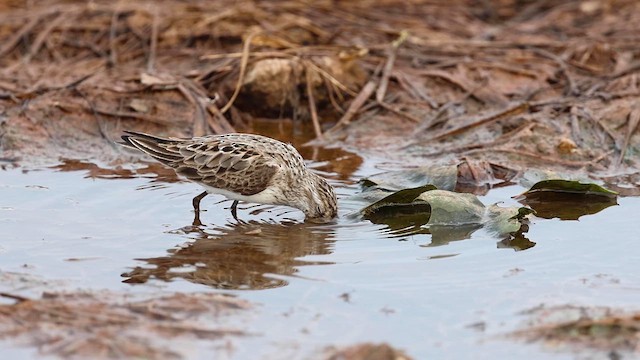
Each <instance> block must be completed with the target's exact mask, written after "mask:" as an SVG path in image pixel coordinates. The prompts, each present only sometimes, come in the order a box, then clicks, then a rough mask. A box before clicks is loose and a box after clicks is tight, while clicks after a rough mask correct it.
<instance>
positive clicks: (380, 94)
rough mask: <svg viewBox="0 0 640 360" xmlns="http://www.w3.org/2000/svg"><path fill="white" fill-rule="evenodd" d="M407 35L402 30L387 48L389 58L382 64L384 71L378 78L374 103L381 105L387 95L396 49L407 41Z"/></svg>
mask: <svg viewBox="0 0 640 360" xmlns="http://www.w3.org/2000/svg"><path fill="white" fill-rule="evenodd" d="M408 36H409V33H408V32H407V31H406V30H403V31H402V32H401V33H400V36H399V37H398V38H397V39H396V40H395V41H394V42H393V43H392V44H391V46H390V48H389V56H388V57H387V61H386V63H385V64H384V70H383V71H382V78H380V85H379V86H378V90H376V101H377V102H379V103H381V102H383V101H384V96H385V95H386V94H387V87H389V77H390V76H391V70H393V65H394V63H395V61H396V56H397V54H398V48H399V47H400V45H402V43H403V42H404V41H405V40H406V39H407V37H408Z"/></svg>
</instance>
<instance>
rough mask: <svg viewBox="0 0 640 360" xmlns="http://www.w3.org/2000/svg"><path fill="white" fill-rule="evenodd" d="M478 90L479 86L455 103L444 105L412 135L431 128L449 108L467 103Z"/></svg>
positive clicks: (450, 102)
mask: <svg viewBox="0 0 640 360" xmlns="http://www.w3.org/2000/svg"><path fill="white" fill-rule="evenodd" d="M479 88H480V85H478V86H477V87H476V88H474V89H472V90H470V91H467V92H466V93H465V94H464V96H463V97H462V99H460V100H456V101H449V102H447V103H446V104H444V105H442V106H441V107H440V108H439V109H438V111H436V113H435V114H434V115H433V116H431V117H430V118H429V119H427V120H425V121H423V122H422V124H421V125H420V126H418V127H417V128H416V129H415V130H414V131H413V134H412V135H417V134H418V133H420V132H422V131H425V130H428V129H429V128H431V127H432V126H434V125H435V121H436V120H438V118H440V116H442V114H444V112H445V111H447V110H448V109H449V108H450V107H452V106H454V105H456V104H460V103H462V102H464V101H467V100H468V99H469V98H470V97H471V96H473V93H474V92H475V91H476V90H477V89H479Z"/></svg>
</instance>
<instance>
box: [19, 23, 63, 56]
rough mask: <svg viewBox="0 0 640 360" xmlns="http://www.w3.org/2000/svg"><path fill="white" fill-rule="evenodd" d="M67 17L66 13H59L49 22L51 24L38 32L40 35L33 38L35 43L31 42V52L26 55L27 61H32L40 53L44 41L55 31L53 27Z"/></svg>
mask: <svg viewBox="0 0 640 360" xmlns="http://www.w3.org/2000/svg"><path fill="white" fill-rule="evenodd" d="M65 19H66V16H65V14H58V16H56V18H55V19H53V20H52V21H51V22H49V24H48V25H47V26H46V27H45V28H44V30H42V31H41V32H40V33H39V34H38V36H36V38H35V40H33V44H31V47H30V48H29V53H28V54H27V56H26V61H27V62H28V61H30V60H31V58H32V57H33V56H34V55H35V54H37V53H38V51H39V50H40V47H41V46H42V44H43V43H44V41H45V40H46V39H47V37H48V36H49V34H50V33H51V31H53V29H54V28H55V27H56V26H58V25H59V24H60V23H61V22H62V21H63V20H65Z"/></svg>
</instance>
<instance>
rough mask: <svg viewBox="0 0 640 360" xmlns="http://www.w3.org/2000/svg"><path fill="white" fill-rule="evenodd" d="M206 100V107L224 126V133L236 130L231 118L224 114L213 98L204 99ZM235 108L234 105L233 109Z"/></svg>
mask: <svg viewBox="0 0 640 360" xmlns="http://www.w3.org/2000/svg"><path fill="white" fill-rule="evenodd" d="M203 100H204V99H203ZM204 101H206V102H205V107H206V109H207V110H209V113H211V115H213V116H215V118H216V119H218V121H219V122H220V126H222V133H231V132H235V131H236V129H235V128H234V127H233V125H231V123H230V122H229V120H227V118H226V117H225V116H224V114H223V113H222V111H220V109H219V108H218V107H217V106H216V105H215V104H214V103H213V101H212V100H204ZM233 109H235V108H233V107H232V108H231V110H233ZM211 121H213V119H211Z"/></svg>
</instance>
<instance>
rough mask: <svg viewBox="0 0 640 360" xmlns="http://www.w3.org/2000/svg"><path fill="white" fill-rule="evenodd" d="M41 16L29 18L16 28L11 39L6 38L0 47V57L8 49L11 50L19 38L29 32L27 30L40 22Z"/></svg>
mask: <svg viewBox="0 0 640 360" xmlns="http://www.w3.org/2000/svg"><path fill="white" fill-rule="evenodd" d="M43 17H44V15H40V16H36V17H34V18H33V19H31V21H29V22H28V23H27V24H25V25H24V26H23V27H22V28H21V29H20V30H18V32H17V33H15V35H13V37H11V39H9V40H7V42H5V44H4V46H3V47H2V48H0V57H3V56H4V55H6V54H7V53H8V52H9V51H11V50H13V48H14V47H16V45H18V43H19V42H20V40H22V38H23V37H24V36H25V35H26V34H27V33H29V31H31V30H33V28H34V27H36V25H38V23H39V22H40V19H42V18H43Z"/></svg>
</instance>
